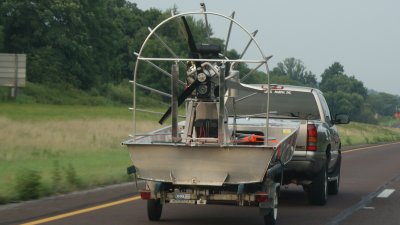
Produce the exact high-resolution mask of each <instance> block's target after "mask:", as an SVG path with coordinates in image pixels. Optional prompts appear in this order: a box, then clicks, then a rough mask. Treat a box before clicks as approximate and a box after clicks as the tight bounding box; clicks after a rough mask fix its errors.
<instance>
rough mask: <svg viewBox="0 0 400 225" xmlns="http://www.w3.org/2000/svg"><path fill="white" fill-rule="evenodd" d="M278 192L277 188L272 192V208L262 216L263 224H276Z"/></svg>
mask: <svg viewBox="0 0 400 225" xmlns="http://www.w3.org/2000/svg"><path fill="white" fill-rule="evenodd" d="M278 193H279V188H277V190H276V191H275V194H274V208H272V209H271V210H270V211H269V212H268V214H266V215H265V216H264V224H265V225H275V224H276V219H277V217H278V198H279V196H278Z"/></svg>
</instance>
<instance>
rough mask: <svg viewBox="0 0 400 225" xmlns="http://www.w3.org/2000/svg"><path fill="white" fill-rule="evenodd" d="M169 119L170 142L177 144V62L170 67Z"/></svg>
mask: <svg viewBox="0 0 400 225" xmlns="http://www.w3.org/2000/svg"><path fill="white" fill-rule="evenodd" d="M171 74H172V79H171V91H172V98H171V118H172V130H171V132H172V142H178V96H179V93H178V79H179V66H178V62H175V63H174V64H172V67H171Z"/></svg>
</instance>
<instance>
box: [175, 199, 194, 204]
mask: <svg viewBox="0 0 400 225" xmlns="http://www.w3.org/2000/svg"><path fill="white" fill-rule="evenodd" d="M169 203H176V204H196V200H187V199H171V200H169Z"/></svg>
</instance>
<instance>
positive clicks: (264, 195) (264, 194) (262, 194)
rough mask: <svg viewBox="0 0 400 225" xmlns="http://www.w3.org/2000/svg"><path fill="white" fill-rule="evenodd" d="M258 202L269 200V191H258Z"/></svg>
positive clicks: (256, 195)
mask: <svg viewBox="0 0 400 225" xmlns="http://www.w3.org/2000/svg"><path fill="white" fill-rule="evenodd" d="M255 200H256V202H266V201H268V193H267V192H257V193H256V194H255Z"/></svg>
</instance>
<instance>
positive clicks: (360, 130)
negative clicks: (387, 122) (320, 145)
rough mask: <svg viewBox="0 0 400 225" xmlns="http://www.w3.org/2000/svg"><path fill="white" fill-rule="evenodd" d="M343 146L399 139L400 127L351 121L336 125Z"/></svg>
mask: <svg viewBox="0 0 400 225" xmlns="http://www.w3.org/2000/svg"><path fill="white" fill-rule="evenodd" d="M338 130H339V134H340V136H341V139H342V145H343V146H349V145H359V144H375V143H381V142H393V141H400V129H399V128H391V127H385V126H379V125H371V124H363V123H356V122H351V123H350V124H346V125H339V126H338Z"/></svg>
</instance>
